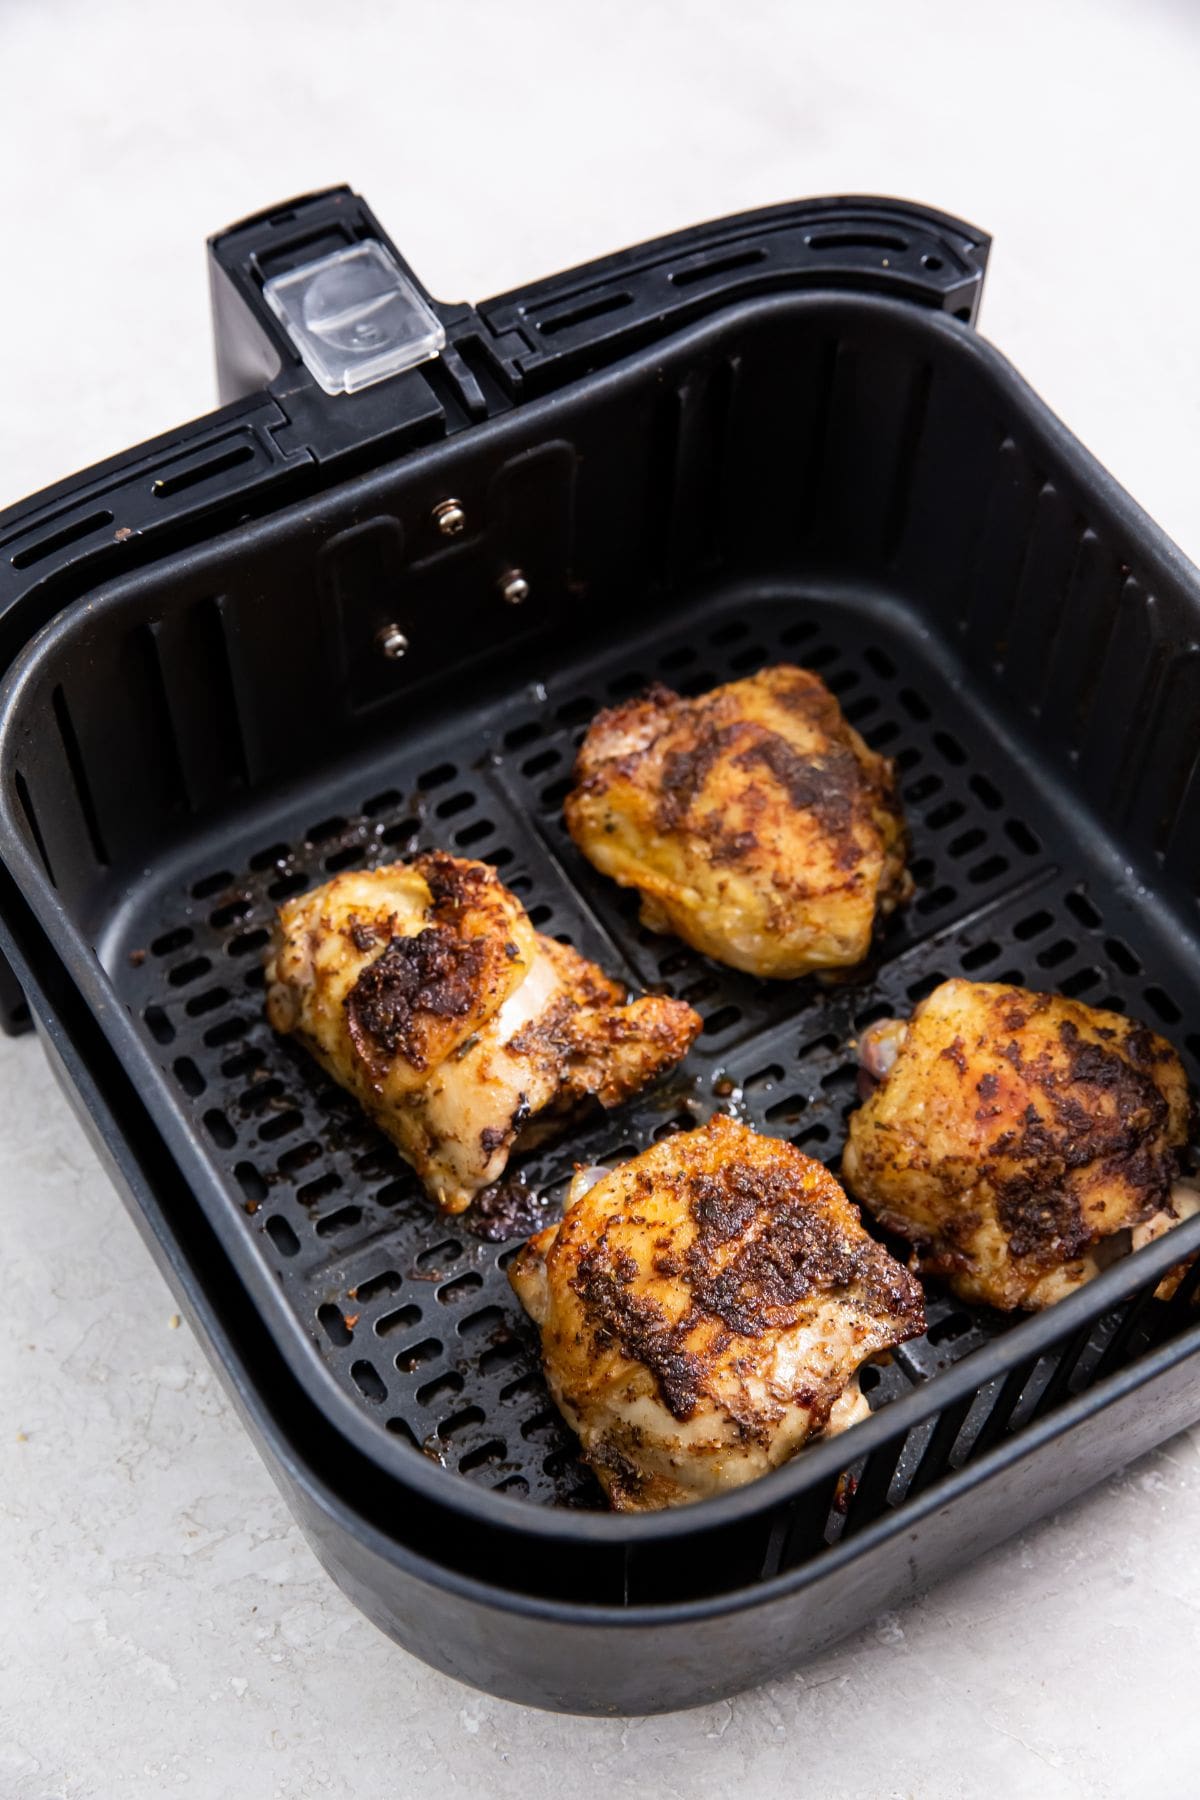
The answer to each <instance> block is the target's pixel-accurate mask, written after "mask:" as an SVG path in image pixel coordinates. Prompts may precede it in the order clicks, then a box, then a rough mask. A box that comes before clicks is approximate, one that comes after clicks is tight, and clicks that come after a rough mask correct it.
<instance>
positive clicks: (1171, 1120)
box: [842, 980, 1200, 1310]
mask: <svg viewBox="0 0 1200 1800" xmlns="http://www.w3.org/2000/svg"><path fill="white" fill-rule="evenodd" d="M860 1054H861V1055H862V1059H863V1062H864V1065H865V1067H866V1068H867V1069H868V1071H869V1072H871V1073H872V1074H873V1075H874V1076H875V1077H877V1078H879V1085H878V1086H877V1087H876V1088H875V1091H874V1092H873V1093H872V1094H871V1095H870V1098H869V1099H867V1101H866V1102H865V1104H864V1105H863V1106H862V1107H860V1108H859V1109H858V1111H857V1112H855V1113H854V1115H853V1116H852V1118H851V1120H850V1127H849V1141H848V1143H847V1145H846V1150H845V1154H844V1155H843V1158H842V1178H843V1180H844V1181H845V1183H846V1186H847V1187H848V1188H849V1189H850V1192H851V1193H852V1194H854V1195H855V1197H856V1198H857V1199H859V1200H861V1201H862V1203H863V1205H864V1206H866V1207H868V1208H869V1209H870V1210H871V1212H873V1213H874V1214H875V1216H876V1218H878V1219H879V1220H880V1222H881V1223H882V1224H883V1225H884V1226H886V1227H887V1228H888V1229H889V1230H891V1231H894V1232H896V1233H898V1234H899V1235H900V1236H902V1237H905V1238H907V1239H908V1240H909V1242H910V1243H911V1244H912V1245H913V1260H912V1266H913V1267H914V1268H916V1269H919V1270H921V1271H922V1272H923V1273H926V1274H930V1275H939V1276H941V1277H943V1278H944V1279H945V1280H946V1281H947V1282H948V1283H949V1285H950V1286H951V1288H953V1290H954V1292H955V1293H957V1294H960V1295H962V1297H963V1298H964V1299H967V1300H975V1301H983V1302H985V1303H987V1304H988V1305H991V1306H996V1307H1001V1308H1003V1309H1005V1310H1008V1309H1012V1308H1014V1307H1027V1308H1037V1307H1043V1306H1048V1305H1051V1304H1052V1303H1053V1302H1054V1301H1056V1300H1059V1299H1061V1298H1062V1297H1063V1295H1064V1294H1067V1293H1069V1292H1071V1291H1072V1289H1074V1288H1076V1287H1078V1286H1079V1285H1080V1284H1081V1283H1082V1282H1085V1281H1088V1280H1090V1279H1091V1278H1092V1277H1093V1276H1094V1275H1096V1274H1098V1273H1099V1271H1100V1269H1101V1268H1102V1267H1104V1266H1105V1264H1106V1263H1107V1262H1111V1261H1112V1259H1113V1257H1114V1256H1116V1255H1119V1254H1121V1253H1122V1252H1124V1251H1126V1250H1129V1249H1130V1248H1133V1249H1137V1248H1138V1247H1139V1246H1140V1245H1141V1244H1142V1243H1143V1242H1146V1241H1148V1240H1149V1239H1150V1238H1151V1237H1156V1236H1159V1235H1160V1234H1161V1232H1162V1231H1163V1230H1165V1229H1167V1228H1168V1227H1169V1226H1171V1225H1174V1224H1177V1223H1178V1222H1179V1219H1180V1218H1181V1217H1183V1216H1186V1215H1187V1214H1188V1213H1190V1212H1193V1211H1195V1210H1197V1206H1198V1205H1200V1196H1197V1195H1196V1194H1195V1193H1194V1191H1193V1190H1192V1189H1190V1188H1189V1187H1187V1186H1186V1185H1180V1184H1178V1183H1177V1180H1176V1177H1177V1175H1178V1172H1179V1162H1180V1152H1181V1151H1182V1149H1183V1147H1184V1145H1185V1144H1186V1143H1187V1139H1188V1132H1189V1127H1190V1124H1191V1116H1192V1115H1191V1102H1190V1099H1189V1096H1188V1089H1187V1079H1186V1077H1185V1075H1184V1072H1183V1067H1182V1065H1181V1063H1180V1061H1179V1058H1178V1056H1177V1055H1176V1054H1175V1052H1174V1050H1173V1049H1172V1048H1171V1046H1170V1044H1168V1043H1167V1042H1166V1041H1165V1040H1164V1039H1163V1038H1161V1037H1158V1036H1157V1035H1156V1034H1155V1033H1154V1032H1152V1031H1150V1030H1148V1029H1147V1028H1146V1026H1144V1025H1138V1024H1136V1023H1134V1022H1133V1021H1131V1020H1129V1019H1126V1018H1124V1017H1123V1016H1122V1015H1121V1014H1119V1013H1113V1012H1102V1011H1099V1010H1098V1009H1096V1008H1094V1007H1090V1006H1084V1005H1081V1004H1080V1002H1079V1001H1077V1000H1068V999H1065V998H1063V997H1062V996H1061V995H1057V994H1035V993H1030V992H1028V991H1026V990H1025V989H1023V988H1017V987H1008V986H1005V985H1003V984H999V983H988V982H971V981H960V980H955V981H946V982H943V984H942V985H941V987H939V988H937V989H935V991H934V992H933V993H932V994H930V995H929V997H928V998H927V999H925V1000H923V1001H922V1002H921V1003H920V1005H919V1006H918V1007H917V1008H916V1009H915V1011H914V1012H913V1015H912V1018H911V1019H910V1020H909V1021H908V1023H907V1025H904V1024H901V1023H899V1022H898V1021H895V1020H887V1021H883V1022H882V1023H881V1024H880V1025H877V1026H874V1027H873V1028H872V1031H871V1033H869V1034H868V1036H867V1038H866V1040H865V1041H864V1045H863V1047H862V1051H861V1052H860Z"/></svg>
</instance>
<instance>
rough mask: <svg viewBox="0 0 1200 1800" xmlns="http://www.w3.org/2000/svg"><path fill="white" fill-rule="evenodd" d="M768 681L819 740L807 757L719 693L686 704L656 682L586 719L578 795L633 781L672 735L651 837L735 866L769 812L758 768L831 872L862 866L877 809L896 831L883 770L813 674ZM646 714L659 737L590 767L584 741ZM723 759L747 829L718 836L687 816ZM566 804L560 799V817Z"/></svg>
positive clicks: (716, 829)
mask: <svg viewBox="0 0 1200 1800" xmlns="http://www.w3.org/2000/svg"><path fill="white" fill-rule="evenodd" d="M773 673H774V675H775V677H776V680H775V681H774V682H773V684H772V687H771V699H772V700H773V701H774V703H775V704H776V705H777V706H780V707H783V708H784V709H786V710H787V711H789V712H792V713H795V714H796V715H797V717H798V718H801V719H803V720H804V721H805V722H806V723H807V724H809V725H811V726H812V727H813V728H814V729H815V730H816V731H818V732H819V733H820V734H822V735H823V737H824V738H825V740H826V741H825V742H824V743H823V744H822V745H821V746H820V748H815V749H813V750H812V751H811V752H810V753H807V754H806V753H804V752H802V751H800V750H798V749H797V748H796V747H795V745H794V744H792V743H791V742H789V740H788V739H787V737H785V736H784V735H783V734H782V733H780V732H778V731H774V730H772V729H771V728H770V727H769V726H766V725H763V724H761V723H759V722H757V721H755V720H753V719H748V718H745V717H743V716H742V715H741V713H740V711H739V709H738V702H737V698H736V696H735V695H734V694H732V693H730V692H729V691H728V690H726V689H721V688H718V689H716V690H714V692H713V693H711V694H705V695H701V696H700V697H699V698H698V699H695V700H689V699H684V698H682V697H681V696H680V695H678V694H676V693H674V692H673V691H672V690H671V689H670V688H667V687H664V686H663V685H662V684H661V683H657V682H656V683H655V684H654V685H653V686H651V687H649V688H648V689H647V690H646V691H645V693H644V694H643V695H641V696H640V697H639V698H638V699H637V700H634V701H631V702H628V703H627V704H626V706H625V707H623V708H614V709H610V710H609V711H607V712H602V713H600V714H599V715H598V716H597V718H596V719H594V720H593V722H592V726H591V728H590V729H589V732H588V736H587V738H585V740H584V743H583V745H582V747H581V749H580V753H579V757H578V760H577V762H576V770H575V775H576V781H577V783H578V788H577V793H578V794H585V793H587V794H599V793H602V792H604V790H605V789H606V788H607V787H608V786H609V784H610V783H611V782H612V781H614V780H622V779H625V780H631V781H636V780H637V779H638V775H639V769H640V765H641V764H643V763H644V762H645V761H646V759H647V758H648V757H651V756H653V755H655V754H656V752H657V750H658V747H659V746H660V745H661V743H662V741H663V739H664V738H668V739H669V738H674V737H676V735H677V734H681V735H682V738H683V747H681V748H676V749H666V750H665V751H664V753H663V755H662V766H661V770H660V772H659V776H658V783H657V785H658V798H657V802H656V805H655V810H654V824H655V827H656V828H657V830H658V831H660V832H662V833H663V834H668V833H672V832H678V831H681V830H685V831H691V832H694V833H695V834H696V835H697V836H698V837H701V838H703V839H704V840H705V841H706V843H707V845H708V851H709V855H710V858H711V860H712V861H713V862H714V863H723V864H734V865H736V864H737V863H739V862H741V861H743V860H744V859H745V858H746V857H747V856H748V855H749V854H750V853H751V852H753V851H754V850H755V849H756V848H757V847H758V843H759V839H758V835H757V827H756V825H755V819H754V815H755V814H756V813H761V812H762V811H763V810H764V808H765V807H767V806H768V805H769V804H770V803H769V800H768V794H769V789H766V790H764V789H762V788H760V787H759V786H758V785H757V784H756V782H755V781H754V774H755V772H756V770H758V769H761V770H762V771H763V772H764V773H765V774H766V775H767V776H769V777H770V781H771V784H772V785H773V786H774V787H776V788H778V789H780V790H782V793H783V794H784V795H785V796H786V799H787V803H788V804H789V805H790V806H791V807H792V808H794V809H795V810H796V811H797V812H804V813H807V814H809V815H810V816H811V817H812V818H813V820H814V821H815V823H816V824H817V826H818V827H819V828H820V829H821V830H822V831H823V832H824V833H825V834H826V836H827V838H828V839H829V841H830V848H831V851H832V854H833V858H834V861H835V862H836V863H837V864H838V866H840V867H842V868H846V869H852V868H853V867H854V866H855V865H856V864H857V863H858V862H859V860H860V859H861V856H862V853H863V846H864V842H867V841H870V840H871V839H876V838H879V837H880V836H881V835H882V827H881V824H880V820H879V818H878V816H877V809H879V810H881V811H883V812H884V813H887V814H890V815H891V816H892V817H893V819H894V820H895V825H896V829H897V831H898V832H899V831H902V819H901V814H900V809H899V804H898V801H897V798H896V793H895V783H894V778H893V773H892V769H891V765H890V764H889V763H888V762H887V761H886V759H885V758H882V757H877V756H875V755H874V753H872V752H869V751H868V752H867V753H866V754H865V755H863V754H862V753H860V751H859V750H858V748H857V747H856V745H855V743H854V741H853V739H852V738H851V737H850V734H849V729H848V727H847V725H846V722H845V720H844V718H843V717H842V713H841V709H840V707H839V705H838V703H837V700H836V699H835V697H834V696H833V695H832V694H831V693H830V692H829V690H828V689H827V688H826V687H825V685H824V683H823V682H822V681H821V680H820V678H819V677H818V676H815V675H812V674H811V673H810V672H808V671H806V670H801V669H782V668H781V669H777V670H775V671H773ZM785 676H786V677H788V679H784V677H785ZM648 710H649V711H657V713H658V714H659V715H660V716H659V719H658V721H657V723H658V729H657V730H655V731H654V732H653V733H652V735H651V736H650V737H649V738H648V739H647V741H646V742H645V743H644V744H642V745H641V746H640V747H638V748H636V749H633V750H628V751H626V752H624V753H623V754H621V755H619V756H615V757H610V758H606V759H603V760H600V761H599V762H594V761H593V757H592V753H591V744H592V742H596V743H600V742H603V740H604V738H605V736H606V735H607V734H608V733H609V732H610V731H613V730H617V731H618V732H619V731H620V730H621V728H622V726H623V724H624V722H625V720H626V719H627V718H630V717H631V716H635V717H637V718H638V719H639V722H640V718H641V715H642V714H643V713H646V712H647V711H648ZM725 758H728V759H729V764H730V766H731V767H732V768H735V769H738V770H740V771H741V772H742V773H743V774H745V775H746V777H747V785H746V787H745V789H744V791H743V792H742V793H741V796H740V802H741V804H742V805H743V807H744V808H745V809H746V810H747V812H748V814H749V815H750V817H749V819H748V821H747V828H746V829H743V830H741V831H738V832H729V831H728V830H726V829H725V827H724V825H723V822H722V816H721V814H720V813H719V812H717V813H713V814H712V815H703V814H702V815H700V816H697V815H696V814H695V812H694V811H693V808H694V805H695V802H696V801H697V800H698V799H699V798H700V797H701V795H702V794H703V791H704V788H705V786H706V784H707V782H708V778H709V776H710V774H711V773H712V771H713V769H714V768H715V767H717V765H718V764H720V763H721V761H722V760H723V759H725ZM571 799H572V797H571V796H568V804H567V812H568V819H569V818H570V813H571ZM756 802H757V805H756ZM901 885H902V877H901V875H900V873H899V871H897V873H896V875H895V878H894V879H893V881H892V882H891V884H890V886H891V887H895V888H897V889H898V888H899V887H900V886H901Z"/></svg>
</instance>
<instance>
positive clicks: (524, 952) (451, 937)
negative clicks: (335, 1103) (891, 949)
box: [266, 852, 700, 1212]
mask: <svg viewBox="0 0 1200 1800" xmlns="http://www.w3.org/2000/svg"><path fill="white" fill-rule="evenodd" d="M266 974H267V1016H268V1018H269V1019H270V1021H271V1024H272V1025H273V1026H274V1027H275V1029H276V1030H277V1031H281V1032H292V1033H294V1034H295V1035H296V1036H297V1037H298V1038H299V1039H300V1040H301V1042H302V1043H303V1044H304V1045H305V1047H306V1048H307V1049H308V1050H309V1051H311V1053H312V1055H313V1056H314V1057H315V1058H316V1060H317V1061H318V1062H319V1063H320V1064H321V1066H322V1067H323V1068H325V1069H327V1070H328V1071H329V1073H330V1074H331V1075H332V1076H333V1077H334V1079H335V1080H336V1081H339V1082H341V1084H342V1086H343V1087H346V1088H348V1089H349V1090H350V1092H351V1093H352V1094H354V1095H355V1096H356V1097H357V1099H358V1100H359V1101H360V1102H361V1103H362V1105H363V1107H364V1108H365V1109H366V1111H367V1112H368V1113H370V1115H371V1117H372V1118H373V1119H374V1120H375V1122H376V1123H377V1124H378V1125H379V1126H380V1127H381V1128H382V1129H383V1130H384V1131H385V1132H386V1133H387V1134H388V1136H389V1137H390V1138H391V1139H392V1140H393V1142H394V1143H395V1144H396V1146H397V1148H398V1149H399V1151H400V1153H401V1155H402V1156H404V1157H405V1158H406V1159H407V1161H408V1162H410V1163H411V1164H412V1166H413V1168H414V1169H415V1170H416V1171H417V1174H418V1175H419V1176H420V1178H421V1180H422V1181H423V1182H424V1184H425V1186H426V1188H427V1189H428V1191H429V1193H430V1194H431V1196H432V1197H433V1198H434V1199H435V1200H436V1201H437V1203H438V1205H439V1206H441V1207H443V1208H444V1209H445V1210H446V1211H447V1212H461V1211H462V1209H463V1208H464V1207H466V1206H468V1205H469V1204H470V1202H471V1200H472V1199H473V1198H474V1196H475V1195H476V1194H478V1193H479V1192H480V1191H481V1190H482V1189H483V1188H485V1187H487V1186H489V1184H490V1183H492V1182H494V1181H497V1180H498V1179H499V1178H500V1176H501V1175H502V1174H503V1173H504V1169H505V1167H506V1165H507V1163H508V1160H509V1157H510V1156H511V1155H512V1153H513V1151H514V1150H518V1149H524V1148H526V1147H528V1146H529V1145H531V1144H532V1143H535V1142H537V1141H538V1140H539V1139H540V1138H542V1137H545V1136H547V1135H549V1134H550V1133H551V1132H552V1131H553V1130H555V1129H557V1128H559V1127H561V1126H562V1124H564V1123H565V1121H566V1119H567V1117H568V1116H569V1114H570V1113H571V1112H572V1110H574V1109H575V1108H576V1107H577V1106H578V1105H579V1104H580V1103H582V1102H584V1101H586V1100H587V1099H588V1098H589V1097H594V1098H595V1099H596V1100H598V1101H599V1102H600V1103H601V1104H602V1105H603V1106H606V1107H612V1106H618V1105H620V1103H621V1102H622V1101H624V1100H627V1099H628V1098H629V1097H630V1096H631V1095H632V1094H635V1093H637V1092H638V1091H639V1090H640V1089H641V1088H643V1087H645V1086H646V1085H647V1083H649V1082H650V1081H653V1080H654V1079H655V1077H656V1076H658V1075H660V1074H661V1073H662V1072H663V1071H664V1070H665V1069H668V1068H670V1067H672V1066H673V1065H674V1064H675V1063H677V1062H678V1061H679V1060H680V1059H681V1058H682V1057H683V1056H685V1055H686V1054H687V1051H688V1048H689V1046H690V1045H691V1043H692V1041H693V1039H694V1038H695V1036H696V1034H697V1032H698V1031H699V1029H700V1018H699V1016H698V1014H696V1013H695V1012H693V1011H692V1009H691V1007H690V1006H685V1005H684V1004H683V1003H682V1002H681V1001H678V1000H668V999H664V998H661V997H658V996H654V995H646V996H644V997H643V998H641V999H638V1000H633V1001H630V1002H628V1003H627V1002H626V999H625V996H624V991H623V990H622V989H621V987H619V986H618V984H617V983H616V982H614V981H610V980H609V978H608V976H607V975H605V974H604V973H603V971H602V970H600V969H598V968H597V967H596V965H595V964H594V963H591V962H588V961H587V959H586V958H585V957H583V956H581V955H580V954H579V953H578V951H576V950H573V949H571V948H570V947H569V946H568V945H564V944H559V943H557V942H556V941H555V940H554V939H553V938H547V937H542V936H541V935H540V934H539V933H538V932H536V931H535V930H534V929H533V926H532V925H531V924H530V922H529V919H528V917H527V915H526V913H525V909H524V907H523V906H522V905H521V903H520V901H519V900H518V899H517V898H516V896H515V894H511V893H509V891H508V889H507V888H506V887H505V886H504V885H503V883H502V882H501V881H500V879H499V877H498V876H497V875H496V873H495V871H494V870H493V869H490V868H489V867H488V866H487V865H486V864H484V863H477V862H470V861H467V860H465V859H463V858H460V857H454V856H447V855H443V854H440V853H438V852H433V853H431V854H429V855H425V856H419V857H417V858H416V859H415V860H414V861H413V862H411V863H407V864H397V865H395V866H393V867H390V868H382V869H371V870H366V871H354V872H347V873H345V874H342V875H338V876H335V877H334V879H333V880H332V881H329V882H326V883H325V885H324V886H323V887H319V888H314V889H313V890H312V892H310V893H307V894H302V895H300V896H299V897H298V898H296V899H294V900H289V901H288V902H287V903H286V904H285V905H284V906H283V907H281V908H280V912H279V918H278V922H277V927H276V936H275V942H274V945H273V947H272V949H271V950H270V952H269V955H268V960H267V970H266Z"/></svg>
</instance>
